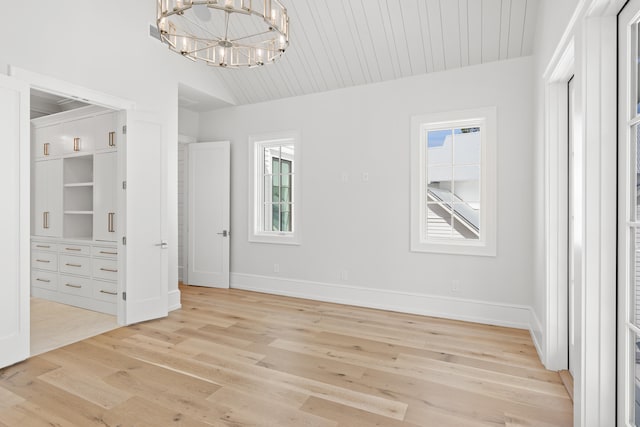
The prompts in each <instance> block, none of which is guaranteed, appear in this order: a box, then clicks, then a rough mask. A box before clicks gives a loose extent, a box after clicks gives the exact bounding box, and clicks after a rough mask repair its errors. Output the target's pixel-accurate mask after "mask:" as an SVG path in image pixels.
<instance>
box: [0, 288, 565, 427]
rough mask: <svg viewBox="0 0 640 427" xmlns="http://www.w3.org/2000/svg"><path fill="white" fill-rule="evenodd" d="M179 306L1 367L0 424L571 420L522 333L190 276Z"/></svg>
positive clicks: (557, 386)
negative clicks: (193, 283)
mask: <svg viewBox="0 0 640 427" xmlns="http://www.w3.org/2000/svg"><path fill="white" fill-rule="evenodd" d="M182 307H183V308H182V309H181V310H179V311H175V312H172V313H171V314H170V315H169V317H168V318H165V319H161V320H155V321H150V322H146V323H142V324H138V325H134V326H131V327H127V328H121V329H116V330H114V331H111V332H107V333H105V334H102V335H100V336H97V337H94V338H90V339H87V340H84V341H81V342H78V343H75V344H72V345H70V346H67V347H65V348H61V349H58V350H55V351H51V352H48V353H45V354H42V355H40V356H37V357H33V358H31V359H29V360H28V361H26V362H23V363H20V364H18V365H15V366H12V367H9V368H5V369H2V370H0V425H2V424H4V425H8V426H22V425H24V426H40V425H42V426H44V425H47V426H49V425H60V426H71V425H76V426H94V425H100V426H105V425H108V426H116V425H121V426H133V425H136V426H168V425H184V426H187V425H189V426H190V425H194V426H199V425H203V426H204V425H214V426H338V425H339V426H348V427H354V426H390V427H394V426H437V427H440V426H465V427H466V426H496V425H502V426H533V425H535V426H570V425H571V424H572V405H571V401H570V399H569V396H568V395H567V392H566V391H565V389H564V387H563V385H562V382H561V380H560V377H559V375H558V374H557V373H555V372H549V371H546V370H545V369H544V368H543V366H542V365H541V364H540V361H539V360H538V357H537V355H536V351H535V349H534V347H533V344H532V342H531V339H530V337H529V333H528V332H527V331H523V330H516V329H508V328H500V327H492V326H483V325H478V324H472V323H464V322H457V321H448V320H442V319H435V318H429V317H422V316H414V315H407V314H399V313H390V312H384V311H378V310H369V309H362V308H356V307H349V306H340V305H335V304H328V303H322V302H315V301H308V300H300V299H294V298H285V297H278V296H271V295H264V294H257V293H251V292H244V291H238V290H218V289H204V288H194V287H188V286H187V287H182Z"/></svg>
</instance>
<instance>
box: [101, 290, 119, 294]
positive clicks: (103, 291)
mask: <svg viewBox="0 0 640 427" xmlns="http://www.w3.org/2000/svg"><path fill="white" fill-rule="evenodd" d="M100 293H101V294H107V295H118V293H117V292H110V291H105V290H102V289H100Z"/></svg>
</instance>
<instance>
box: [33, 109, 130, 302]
mask: <svg viewBox="0 0 640 427" xmlns="http://www.w3.org/2000/svg"><path fill="white" fill-rule="evenodd" d="M117 128H118V115H117V113H115V112H112V111H110V110H106V109H104V108H100V107H96V106H90V107H83V108H79V109H77V110H72V111H66V112H63V113H58V114H52V115H50V116H45V117H41V118H38V119H34V120H32V158H33V180H32V183H33V188H32V197H33V199H32V200H33V203H32V218H33V221H32V224H33V229H32V234H33V241H32V245H31V294H32V296H35V297H39V298H45V299H49V300H52V301H57V302H61V303H64V304H70V305H74V306H77V307H83V308H86V309H89V310H95V311H100V312H103V313H110V314H115V313H116V308H117V288H118V268H117V265H118V263H117V259H118V257H117V255H118V254H117V252H118V251H117V246H116V245H115V244H114V243H115V242H116V219H117V212H118V209H117V189H118V186H117V182H118V180H117V178H118V174H117V173H118V155H117V152H116V150H117V144H118V140H117V139H118V136H117V132H116V130H117ZM94 244H96V246H94Z"/></svg>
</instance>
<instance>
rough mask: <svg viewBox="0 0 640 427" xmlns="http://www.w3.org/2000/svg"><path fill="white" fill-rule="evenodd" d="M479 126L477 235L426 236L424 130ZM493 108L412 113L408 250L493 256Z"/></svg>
mask: <svg viewBox="0 0 640 427" xmlns="http://www.w3.org/2000/svg"><path fill="white" fill-rule="evenodd" d="M469 127H479V128H480V137H481V142H480V237H479V239H477V240H476V239H442V238H440V239H428V238H427V237H426V232H425V231H426V230H425V228H426V216H427V211H426V209H427V201H426V197H422V196H423V195H425V194H426V191H427V174H428V165H427V152H426V150H427V134H428V131H430V130H442V129H457V128H469ZM496 146H497V133H496V108H495V107H485V108H477V109H470V110H462V111H449V112H437V113H429V114H421V115H415V116H412V117H411V251H412V252H431V253H442V254H459V255H479V256H496V253H497V248H496V246H497V244H496V240H497V160H496V155H497V153H496Z"/></svg>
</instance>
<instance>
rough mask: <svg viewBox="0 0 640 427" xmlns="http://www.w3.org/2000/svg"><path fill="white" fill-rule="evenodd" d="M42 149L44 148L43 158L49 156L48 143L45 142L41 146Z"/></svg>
mask: <svg viewBox="0 0 640 427" xmlns="http://www.w3.org/2000/svg"><path fill="white" fill-rule="evenodd" d="M43 148H44V155H45V156H48V155H49V143H48V142H45V143H44V144H43Z"/></svg>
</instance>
